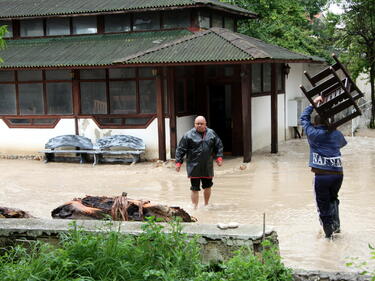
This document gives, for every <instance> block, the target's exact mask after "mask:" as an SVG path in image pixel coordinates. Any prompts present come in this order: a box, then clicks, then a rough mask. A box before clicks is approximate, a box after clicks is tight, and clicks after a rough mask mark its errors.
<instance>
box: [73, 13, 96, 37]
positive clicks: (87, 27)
mask: <svg viewBox="0 0 375 281" xmlns="http://www.w3.org/2000/svg"><path fill="white" fill-rule="evenodd" d="M72 21H73V34H92V33H97V31H98V29H97V24H96V17H95V16H91V17H89V16H86V17H73V18H72Z"/></svg>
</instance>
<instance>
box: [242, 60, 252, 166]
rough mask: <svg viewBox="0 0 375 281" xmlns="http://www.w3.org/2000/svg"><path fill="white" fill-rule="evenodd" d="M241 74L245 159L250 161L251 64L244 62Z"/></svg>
mask: <svg viewBox="0 0 375 281" xmlns="http://www.w3.org/2000/svg"><path fill="white" fill-rule="evenodd" d="M240 76H241V102H242V133H243V161H244V162H250V161H251V156H252V129H251V65H249V64H242V65H241V73H240Z"/></svg>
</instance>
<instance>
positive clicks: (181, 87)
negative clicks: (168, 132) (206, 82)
mask: <svg viewBox="0 0 375 281" xmlns="http://www.w3.org/2000/svg"><path fill="white" fill-rule="evenodd" d="M206 69H208V67H207V68H206ZM193 77H194V68H193V67H183V66H181V67H176V83H175V92H176V111H177V113H180V114H181V113H183V114H185V113H190V112H193V111H194V106H195V104H196V102H195V84H194V79H193Z"/></svg>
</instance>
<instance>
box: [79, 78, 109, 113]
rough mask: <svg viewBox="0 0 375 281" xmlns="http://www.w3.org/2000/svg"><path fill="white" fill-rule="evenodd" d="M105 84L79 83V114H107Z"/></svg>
mask: <svg viewBox="0 0 375 281" xmlns="http://www.w3.org/2000/svg"><path fill="white" fill-rule="evenodd" d="M105 91H106V87H105V82H96V83H94V82H81V112H82V113H83V114H107V97H106V93H105Z"/></svg>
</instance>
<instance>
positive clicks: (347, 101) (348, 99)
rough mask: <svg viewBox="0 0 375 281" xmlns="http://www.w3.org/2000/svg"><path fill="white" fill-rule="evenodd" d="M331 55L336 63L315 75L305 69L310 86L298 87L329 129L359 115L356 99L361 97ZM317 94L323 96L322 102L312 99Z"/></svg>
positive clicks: (339, 64) (346, 73) (343, 69)
mask: <svg viewBox="0 0 375 281" xmlns="http://www.w3.org/2000/svg"><path fill="white" fill-rule="evenodd" d="M332 56H333V58H334V60H335V61H336V63H335V64H333V65H332V66H330V67H328V68H326V69H324V70H322V71H321V72H319V73H317V74H316V75H314V76H310V75H309V74H308V73H307V72H306V71H305V72H304V74H305V76H306V78H307V80H308V81H309V82H310V83H311V85H312V88H311V89H310V90H306V89H305V87H304V86H302V85H301V86H300V88H301V90H302V92H303V93H304V95H305V96H306V98H307V99H308V100H309V101H310V103H311V104H312V105H313V106H314V108H315V110H316V112H317V113H318V114H319V115H320V116H321V117H322V118H323V119H324V120H325V122H326V125H327V126H328V127H329V128H330V129H335V128H337V127H338V126H340V125H342V124H344V123H346V122H348V121H350V120H351V119H353V118H355V117H357V116H359V115H361V111H360V109H359V107H358V105H357V104H356V100H358V99H359V98H361V97H363V93H362V92H361V91H360V90H359V89H358V87H357V86H356V85H355V83H354V82H353V80H352V79H351V78H350V76H349V73H348V72H347V70H346V69H345V67H344V66H343V65H342V64H341V63H340V62H339V60H338V59H337V57H336V56H335V55H332ZM318 95H319V96H322V97H323V100H324V102H323V103H321V104H319V105H315V104H314V102H313V100H314V98H315V97H316V96H318Z"/></svg>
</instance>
